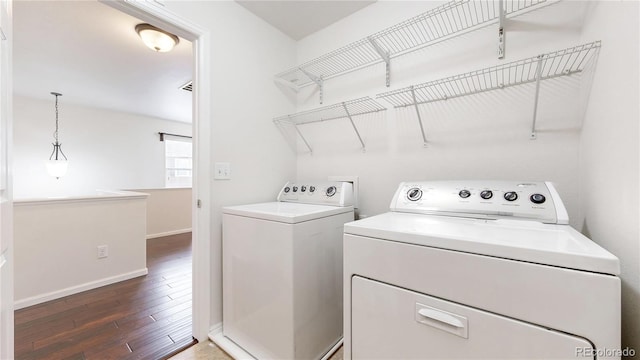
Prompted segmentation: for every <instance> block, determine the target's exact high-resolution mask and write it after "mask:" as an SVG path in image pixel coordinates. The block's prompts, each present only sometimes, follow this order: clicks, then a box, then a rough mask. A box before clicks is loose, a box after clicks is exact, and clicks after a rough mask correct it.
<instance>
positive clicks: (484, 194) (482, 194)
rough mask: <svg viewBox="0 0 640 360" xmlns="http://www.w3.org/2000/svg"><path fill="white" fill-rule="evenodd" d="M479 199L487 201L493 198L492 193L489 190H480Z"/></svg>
mask: <svg viewBox="0 0 640 360" xmlns="http://www.w3.org/2000/svg"><path fill="white" fill-rule="evenodd" d="M480 197H481V198H483V199H485V200H489V199H491V198H492V197H493V191H491V190H482V191H481V192H480Z"/></svg>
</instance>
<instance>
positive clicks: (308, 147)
mask: <svg viewBox="0 0 640 360" xmlns="http://www.w3.org/2000/svg"><path fill="white" fill-rule="evenodd" d="M289 122H290V123H292V124H293V126H294V127H295V128H296V132H297V133H298V135H299V136H300V138H301V139H302V141H304V144H305V145H306V146H307V149H309V153H310V154H313V149H311V146H309V143H308V142H307V139H305V137H304V135H302V132H300V129H299V128H298V124H296V123H295V122H293V121H291V116H289Z"/></svg>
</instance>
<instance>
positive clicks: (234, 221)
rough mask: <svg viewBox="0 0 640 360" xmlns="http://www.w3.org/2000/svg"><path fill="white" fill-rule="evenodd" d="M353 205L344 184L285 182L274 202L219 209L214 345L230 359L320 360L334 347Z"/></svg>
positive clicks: (339, 323) (349, 188)
mask: <svg viewBox="0 0 640 360" xmlns="http://www.w3.org/2000/svg"><path fill="white" fill-rule="evenodd" d="M353 199H354V194H353V185H352V184H351V183H349V182H305V183H287V184H286V185H285V186H284V187H283V188H282V190H281V191H280V193H279V195H278V198H277V201H276V202H268V203H260V204H250V205H242V206H232V207H225V208H223V217H222V222H223V223H222V229H223V252H222V263H223V270H222V271H223V286H222V291H223V330H222V331H223V337H224V338H223V339H222V340H223V342H224V340H228V341H230V342H232V343H233V344H235V345H237V346H236V347H233V346H232V347H229V346H225V344H222V345H223V348H224V349H225V350H227V351H228V352H229V353H230V354H231V355H232V356H234V357H235V358H251V357H253V358H256V359H321V358H323V357H325V358H326V357H328V356H329V355H330V352H331V351H332V349H335V348H336V347H337V344H338V343H339V342H340V341H341V340H342V329H343V327H342V316H343V303H342V300H343V293H342V234H343V225H344V224H345V223H347V222H350V221H353V219H354V208H353ZM218 340H219V339H218ZM214 341H216V339H214ZM216 342H219V341H216ZM226 345H228V344H226Z"/></svg>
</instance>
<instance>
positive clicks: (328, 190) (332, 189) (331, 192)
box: [325, 186, 336, 197]
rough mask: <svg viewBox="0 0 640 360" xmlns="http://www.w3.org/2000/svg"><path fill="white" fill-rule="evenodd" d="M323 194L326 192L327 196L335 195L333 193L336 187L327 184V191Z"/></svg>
mask: <svg viewBox="0 0 640 360" xmlns="http://www.w3.org/2000/svg"><path fill="white" fill-rule="evenodd" d="M325 194H326V195H327V196H328V197H332V196H333V195H335V194H336V187H335V186H329V187H328V188H327V191H326V192H325Z"/></svg>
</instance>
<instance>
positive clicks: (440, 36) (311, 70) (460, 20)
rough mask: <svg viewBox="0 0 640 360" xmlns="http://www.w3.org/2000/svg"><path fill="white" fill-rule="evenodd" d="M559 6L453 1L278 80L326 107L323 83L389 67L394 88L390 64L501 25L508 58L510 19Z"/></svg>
mask: <svg viewBox="0 0 640 360" xmlns="http://www.w3.org/2000/svg"><path fill="white" fill-rule="evenodd" d="M555 2H557V0H504V1H503V0H495V1H494V0H454V1H451V2H448V3H446V4H443V5H441V6H439V7H436V8H434V9H431V10H429V11H427V12H425V13H422V14H420V15H418V16H415V17H413V18H410V19H408V20H405V21H403V22H401V23H398V24H396V25H394V26H391V27H389V28H386V29H384V30H382V31H379V32H377V33H375V34H373V35H371V36H368V37H366V38H363V39H360V40H358V41H356V42H353V43H351V44H349V45H346V46H344V47H341V48H339V49H337V50H334V51H332V52H330V53H328V54H325V55H323V56H320V57H318V58H316V59H313V60H311V61H308V62H305V63H303V64H301V65H299V66H296V67H293V68H291V69H289V70H286V71H283V72H281V73H279V74H277V75H276V78H279V79H281V80H284V81H285V82H287V83H288V84H289V85H292V86H294V87H296V88H299V87H303V86H307V85H310V84H312V83H316V84H317V85H318V86H319V87H320V91H321V95H320V96H321V99H320V103H322V84H323V81H324V80H326V79H329V78H332V77H335V76H338V75H341V74H344V73H347V72H350V71H353V70H357V69H360V68H362V67H366V66H369V65H373V64H377V63H381V62H385V63H386V83H387V86H389V85H390V79H389V78H390V73H389V70H390V66H389V65H390V59H391V58H393V57H396V56H400V55H403V54H406V53H409V52H412V51H414V50H417V49H420V48H423V47H426V46H429V45H433V44H436V43H438V42H440V41H443V40H446V39H449V38H452V37H455V36H458V35H461V34H464V33H466V32H469V31H472V30H477V29H480V28H482V27H484V26H487V25H490V24H491V23H494V22H496V21H497V22H499V23H500V28H499V32H498V34H499V35H498V36H499V40H498V44H499V46H498V47H499V50H498V57H499V58H503V57H504V25H503V21H504V19H505V18H506V17H507V16H508V15H513V14H515V13H523V12H525V11H529V10H533V9H534V8H537V7H538V6H537V5H540V4H543V3H555Z"/></svg>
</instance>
